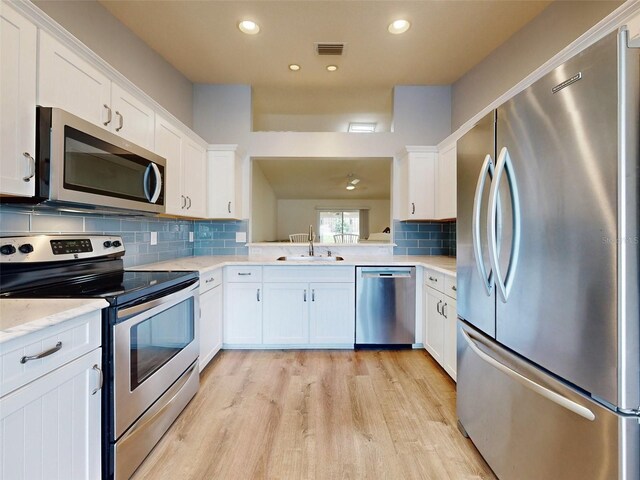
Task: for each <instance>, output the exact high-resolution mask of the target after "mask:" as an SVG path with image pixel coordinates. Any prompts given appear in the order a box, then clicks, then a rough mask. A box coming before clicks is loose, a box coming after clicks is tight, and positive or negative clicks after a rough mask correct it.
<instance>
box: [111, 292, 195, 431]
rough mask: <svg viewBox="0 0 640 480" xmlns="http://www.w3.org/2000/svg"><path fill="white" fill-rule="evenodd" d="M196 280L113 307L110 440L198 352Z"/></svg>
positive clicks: (145, 407)
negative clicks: (150, 297) (162, 294)
mask: <svg viewBox="0 0 640 480" xmlns="http://www.w3.org/2000/svg"><path fill="white" fill-rule="evenodd" d="M198 286H199V284H198V283H195V284H193V285H190V286H189V287H187V288H185V289H184V290H180V291H178V292H175V293H171V294H170V295H168V296H165V297H161V298H158V299H155V300H151V301H149V302H147V303H143V304H140V305H135V306H132V307H126V308H120V309H118V311H117V320H116V322H117V323H116V324H115V325H114V326H113V327H112V328H113V347H112V348H113V367H114V370H113V371H114V378H113V382H114V392H113V396H114V399H113V401H114V419H113V426H114V438H113V440H117V439H118V438H119V437H120V436H121V435H122V434H123V433H125V431H126V430H127V429H128V428H129V427H130V426H131V425H132V424H133V423H134V422H135V421H136V420H137V419H138V418H139V417H140V416H141V415H142V414H143V413H144V412H145V411H146V410H147V409H148V408H149V407H151V406H152V405H153V403H154V402H155V401H156V400H157V399H158V398H160V397H161V396H162V394H163V393H165V392H166V391H167V389H169V388H170V387H171V386H172V385H173V383H174V382H175V381H176V380H177V379H178V378H179V377H180V376H181V375H182V374H183V373H184V372H185V371H186V370H187V369H188V368H189V366H191V364H192V363H193V362H194V361H195V360H196V359H197V358H198V350H199V337H198V322H197V316H198V312H199V305H198Z"/></svg>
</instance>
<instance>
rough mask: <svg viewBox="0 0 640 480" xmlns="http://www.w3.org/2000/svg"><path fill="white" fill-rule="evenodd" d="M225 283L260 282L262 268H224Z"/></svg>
mask: <svg viewBox="0 0 640 480" xmlns="http://www.w3.org/2000/svg"><path fill="white" fill-rule="evenodd" d="M225 275H226V280H227V282H261V281H262V267H260V266H256V265H250V266H246V267H240V266H233V267H226V274H225Z"/></svg>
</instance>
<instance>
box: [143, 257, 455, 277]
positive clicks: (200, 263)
mask: <svg viewBox="0 0 640 480" xmlns="http://www.w3.org/2000/svg"><path fill="white" fill-rule="evenodd" d="M227 265H278V266H281V267H282V266H292V265H304V266H314V267H323V266H333V267H336V266H340V265H348V266H354V265H358V266H360V265H362V266H368V265H398V266H406V265H415V266H421V267H426V268H430V269H432V270H436V271H439V272H442V273H444V274H446V275H453V276H455V274H456V259H455V257H446V256H437V255H433V256H428V255H424V256H422V255H393V256H358V257H353V258H348V257H346V258H345V259H344V261H341V262H321V261H309V262H304V261H289V262H282V261H278V260H276V259H275V258H273V257H247V256H231V255H227V256H225V255H220V256H202V257H185V258H177V259H175V260H167V261H165V262H158V263H150V264H147V265H140V266H137V267H133V268H131V270H192V271H198V272H200V273H206V272H210V271H212V270H215V269H217V268H221V267H224V266H227Z"/></svg>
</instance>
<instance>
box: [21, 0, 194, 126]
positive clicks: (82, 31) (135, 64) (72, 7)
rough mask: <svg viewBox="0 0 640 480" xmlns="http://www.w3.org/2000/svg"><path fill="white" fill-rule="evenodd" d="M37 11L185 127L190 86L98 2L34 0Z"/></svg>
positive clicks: (189, 113)
mask: <svg viewBox="0 0 640 480" xmlns="http://www.w3.org/2000/svg"><path fill="white" fill-rule="evenodd" d="M33 3H34V4H35V5H36V6H37V7H38V8H40V9H41V10H42V11H44V12H45V13H46V14H47V15H49V16H50V17H51V18H53V19H54V20H55V21H56V22H58V23H59V24H60V25H62V26H63V27H64V28H65V29H66V30H68V31H69V32H70V33H71V34H72V35H74V36H75V37H76V38H78V40H80V41H81V42H82V43H84V44H85V45H86V46H88V47H89V48H90V49H91V50H93V51H94V52H95V53H96V54H98V55H99V56H100V57H102V58H103V59H104V60H105V61H106V62H107V63H109V64H110V65H111V66H112V67H114V68H115V69H116V70H118V71H119V72H120V73H122V74H123V75H124V76H125V77H127V78H128V79H129V80H131V82H133V83H134V84H135V85H136V86H138V87H139V88H140V89H141V90H143V91H144V92H145V93H147V95H149V96H150V97H151V98H153V99H154V100H155V101H156V102H158V103H159V104H160V105H162V106H163V107H164V108H166V109H167V110H168V111H169V112H171V113H172V114H173V115H174V116H175V117H176V118H178V119H179V120H180V121H181V122H183V123H184V124H185V125H187V126H188V127H192V125H193V98H192V97H193V84H192V83H191V82H190V81H189V79H187V78H186V77H185V76H184V75H182V74H181V73H180V72H179V71H178V70H176V69H175V68H174V67H172V66H171V65H170V64H169V63H168V62H167V61H166V60H165V59H164V58H162V57H161V56H160V55H159V54H158V53H156V52H155V51H154V50H152V49H151V48H150V47H148V46H147V45H146V44H145V43H144V42H143V41H142V40H141V39H140V38H138V37H137V36H136V35H135V34H134V33H133V32H132V31H131V30H129V29H128V28H127V27H126V26H124V25H123V24H122V23H120V21H119V20H118V19H116V18H115V17H114V16H113V15H111V13H109V12H108V11H107V10H106V9H105V8H104V7H103V6H102V5H100V3H98V2H97V1H68V0H58V1H51V0H34V2H33Z"/></svg>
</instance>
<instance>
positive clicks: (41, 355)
mask: <svg viewBox="0 0 640 480" xmlns="http://www.w3.org/2000/svg"><path fill="white" fill-rule="evenodd" d="M61 348H62V342H58V343H56V346H55V347H53V348H50V349H49V350H45V351H44V352H40V353H38V354H37V355H30V356H24V357H22V358H21V359H20V363H27V362H28V361H30V360H38V359H39V358H44V357H48V356H49V355H53V354H54V353H56V352H57V351H58V350H60V349H61Z"/></svg>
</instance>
